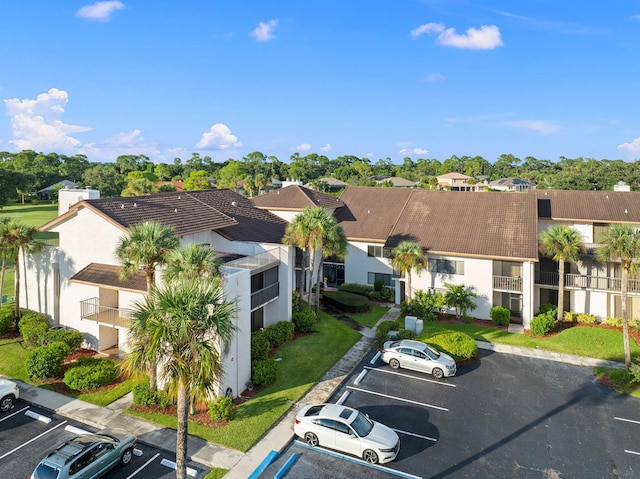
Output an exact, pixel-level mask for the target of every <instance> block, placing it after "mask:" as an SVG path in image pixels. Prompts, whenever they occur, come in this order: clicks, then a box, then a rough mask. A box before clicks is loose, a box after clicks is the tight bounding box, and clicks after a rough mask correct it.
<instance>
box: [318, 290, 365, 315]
mask: <svg viewBox="0 0 640 479" xmlns="http://www.w3.org/2000/svg"><path fill="white" fill-rule="evenodd" d="M322 301H324V303H325V304H326V305H328V306H331V307H333V308H335V309H338V310H340V311H345V312H347V313H363V312H364V311H366V310H367V308H368V307H369V299H368V298H367V297H366V296H360V295H359V294H353V293H347V292H344V291H325V292H324V294H323V295H322Z"/></svg>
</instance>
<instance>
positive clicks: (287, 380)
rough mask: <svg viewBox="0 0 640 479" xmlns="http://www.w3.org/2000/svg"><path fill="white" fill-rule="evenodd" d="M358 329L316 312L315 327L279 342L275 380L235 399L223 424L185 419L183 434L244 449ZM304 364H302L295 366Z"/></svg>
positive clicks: (168, 422)
mask: <svg viewBox="0 0 640 479" xmlns="http://www.w3.org/2000/svg"><path fill="white" fill-rule="evenodd" d="M360 337H361V336H360V333H358V332H356V331H354V330H353V329H351V328H349V327H348V326H346V325H344V324H343V323H341V322H340V321H338V320H336V319H335V318H333V317H331V316H329V315H328V314H325V313H323V312H320V322H319V323H318V331H317V332H314V333H311V334H308V335H306V336H303V337H301V338H299V339H297V340H295V341H292V342H289V343H287V344H285V345H283V346H282V347H281V348H280V349H278V351H277V352H276V354H275V357H277V358H282V360H281V361H279V362H278V374H277V377H276V381H275V383H273V384H272V385H271V386H269V387H267V388H266V389H264V390H262V391H260V393H258V394H257V395H256V396H255V397H254V398H253V399H251V400H250V401H247V402H246V403H244V404H242V405H240V406H239V407H238V409H237V412H236V417H235V418H234V419H233V421H231V422H230V423H229V424H228V425H227V426H224V427H220V428H210V427H205V426H202V425H200V424H197V423H195V422H190V423H189V434H192V435H195V436H198V437H201V438H202V439H205V440H207V441H211V442H214V443H216V444H221V445H224V446H227V447H230V448H233V449H238V450H240V451H247V450H249V448H250V447H251V446H252V445H253V444H254V443H255V442H256V441H257V440H258V439H260V437H262V435H263V434H264V433H266V432H267V431H268V430H269V429H270V428H271V426H273V425H274V424H275V423H276V422H277V421H278V420H279V419H280V418H281V417H282V416H283V415H284V414H285V413H286V412H287V411H288V410H289V408H290V407H291V406H292V405H293V404H294V403H295V402H297V401H298V400H299V399H300V398H301V397H302V396H303V395H304V394H305V393H306V392H307V391H308V390H309V389H311V387H312V386H313V385H314V384H315V383H316V382H317V381H318V380H319V379H320V378H321V377H322V376H323V375H324V373H326V372H327V371H328V370H329V369H330V368H331V366H333V365H334V364H335V363H336V362H337V361H338V360H339V359H340V358H341V357H342V356H344V354H345V353H346V352H347V351H348V350H349V349H350V348H351V346H353V345H354V344H355V343H356V342H357V341H358V340H359V339H360ZM300 365H304V367H300ZM128 412H129V413H130V414H133V415H136V416H139V417H142V418H144V419H147V420H150V421H153V422H156V423H158V424H161V425H163V426H166V427H170V428H173V429H175V428H176V426H177V420H176V418H175V417H174V416H168V415H165V414H143V413H137V412H133V411H128Z"/></svg>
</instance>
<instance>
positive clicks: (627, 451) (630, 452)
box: [624, 449, 640, 456]
mask: <svg viewBox="0 0 640 479" xmlns="http://www.w3.org/2000/svg"><path fill="white" fill-rule="evenodd" d="M624 452H626V453H628V454H635V455H636V456H640V452H636V451H630V450H629V449H625V450H624Z"/></svg>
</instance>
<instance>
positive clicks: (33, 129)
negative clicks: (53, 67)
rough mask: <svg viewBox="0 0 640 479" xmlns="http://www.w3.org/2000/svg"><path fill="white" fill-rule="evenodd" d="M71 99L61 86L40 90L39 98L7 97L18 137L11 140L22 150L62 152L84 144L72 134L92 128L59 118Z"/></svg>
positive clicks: (14, 131) (15, 135) (11, 142)
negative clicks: (67, 122)
mask: <svg viewBox="0 0 640 479" xmlns="http://www.w3.org/2000/svg"><path fill="white" fill-rule="evenodd" d="M68 101H69V97H68V95H67V92H66V91H64V90H58V89H57V88H51V89H50V90H49V91H48V92H47V93H40V94H39V95H38V96H37V97H36V99H35V100H31V99H24V100H19V99H18V98H8V99H6V100H4V104H5V107H6V109H7V113H8V115H9V117H10V122H11V129H12V131H13V136H14V137H15V138H16V139H15V140H10V141H9V144H11V145H13V146H15V147H16V148H18V149H19V150H36V151H45V150H46V151H55V150H58V151H61V152H67V151H69V150H71V149H72V148H74V147H77V146H78V145H80V141H79V140H77V139H76V138H74V137H73V136H71V135H72V134H73V133H80V132H84V131H90V130H91V128H89V127H85V126H77V125H68V124H66V123H63V122H62V121H61V120H60V119H59V117H60V116H61V115H62V114H63V113H64V107H65V105H66V104H67V103H68Z"/></svg>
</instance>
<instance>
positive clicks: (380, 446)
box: [293, 404, 400, 464]
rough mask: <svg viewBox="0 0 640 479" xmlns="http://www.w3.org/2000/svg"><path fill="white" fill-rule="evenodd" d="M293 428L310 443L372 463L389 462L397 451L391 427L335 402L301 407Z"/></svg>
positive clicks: (397, 441) (394, 433)
mask: <svg viewBox="0 0 640 479" xmlns="http://www.w3.org/2000/svg"><path fill="white" fill-rule="evenodd" d="M293 430H294V432H295V433H296V435H297V436H299V437H301V438H303V439H304V440H305V441H306V443H307V444H309V445H310V446H324V447H328V448H330V449H336V450H338V451H341V452H345V453H347V454H352V455H354V456H358V457H361V458H362V459H364V460H365V461H367V462H370V463H372V464H376V463H385V462H389V461H393V460H394V459H395V458H396V456H397V455H398V451H399V450H400V438H399V437H398V435H397V434H396V432H395V431H394V430H393V429H391V428H389V427H387V426H385V425H384V424H380V423H379V422H376V421H373V420H371V419H370V418H369V416H367V415H366V414H363V413H361V412H360V411H358V410H356V409H353V408H350V407H347V406H342V405H339V404H318V405H313V406H304V407H303V408H302V409H301V410H300V412H299V413H298V415H297V416H296V422H295V425H294V427H293Z"/></svg>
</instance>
